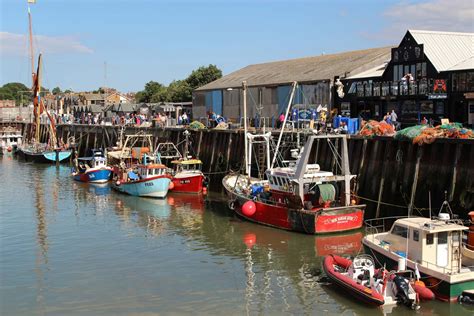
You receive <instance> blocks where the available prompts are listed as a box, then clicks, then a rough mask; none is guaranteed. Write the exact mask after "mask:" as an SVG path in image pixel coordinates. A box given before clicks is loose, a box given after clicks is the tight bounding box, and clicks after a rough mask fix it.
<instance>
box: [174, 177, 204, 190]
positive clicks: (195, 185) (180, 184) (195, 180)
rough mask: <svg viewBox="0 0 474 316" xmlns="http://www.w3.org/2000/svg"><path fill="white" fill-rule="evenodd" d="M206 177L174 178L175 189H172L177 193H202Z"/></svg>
mask: <svg viewBox="0 0 474 316" xmlns="http://www.w3.org/2000/svg"><path fill="white" fill-rule="evenodd" d="M203 182H204V176H203V175H199V174H198V175H193V176H190V177H182V178H181V177H180V178H173V184H174V187H173V189H171V191H172V192H175V193H201V192H202V188H203Z"/></svg>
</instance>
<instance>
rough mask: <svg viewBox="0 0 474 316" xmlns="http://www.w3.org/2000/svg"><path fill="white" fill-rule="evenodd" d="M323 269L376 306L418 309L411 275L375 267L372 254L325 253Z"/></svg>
mask: <svg viewBox="0 0 474 316" xmlns="http://www.w3.org/2000/svg"><path fill="white" fill-rule="evenodd" d="M323 270H324V272H325V273H326V275H327V276H328V278H329V279H330V280H331V281H332V282H333V283H334V284H336V285H338V286H339V287H341V288H342V289H344V290H345V291H346V292H347V293H349V294H350V295H352V296H353V297H354V298H356V299H358V300H362V301H363V302H365V303H368V304H371V305H377V306H381V305H394V304H403V305H405V306H408V307H410V308H412V309H419V305H418V298H417V292H416V291H415V289H414V287H413V286H412V284H411V282H410V279H412V277H410V276H408V277H407V272H406V271H397V272H395V271H393V272H388V271H387V270H385V269H378V270H376V269H375V263H374V260H373V258H372V257H371V256H368V255H359V256H357V257H355V258H354V260H350V259H347V258H343V257H340V256H337V255H328V256H326V257H324V261H323ZM408 273H409V272H408ZM426 290H427V291H429V289H426Z"/></svg>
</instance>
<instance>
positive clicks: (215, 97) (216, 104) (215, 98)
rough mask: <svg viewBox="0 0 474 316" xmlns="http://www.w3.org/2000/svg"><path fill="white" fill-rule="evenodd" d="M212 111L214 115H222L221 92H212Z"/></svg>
mask: <svg viewBox="0 0 474 316" xmlns="http://www.w3.org/2000/svg"><path fill="white" fill-rule="evenodd" d="M212 110H213V111H214V113H216V114H219V115H222V91H221V90H214V91H212Z"/></svg>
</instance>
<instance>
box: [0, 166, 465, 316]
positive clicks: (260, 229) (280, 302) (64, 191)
mask: <svg viewBox="0 0 474 316" xmlns="http://www.w3.org/2000/svg"><path fill="white" fill-rule="evenodd" d="M0 161H1V162H0V177H1V178H2V179H3V180H4V183H8V185H7V186H2V187H1V188H0V193H1V194H0V216H1V222H0V225H1V229H0V236H1V247H0V251H1V256H0V267H1V275H0V276H1V279H0V281H1V282H0V299H1V301H0V313H1V314H2V315H32V314H40V315H97V314H100V315H154V314H169V313H176V314H232V315H234V314H237V315H242V314H245V315H261V314H272V315H273V314H307V315H314V314H318V315H319V314H343V315H353V314H368V315H381V314H383V312H384V311H383V310H381V309H377V308H370V307H366V306H364V305H362V304H359V303H358V302H357V301H356V300H354V299H351V298H350V297H348V296H347V295H346V294H344V293H341V291H340V290H339V289H338V288H334V287H332V286H325V285H323V284H320V283H318V282H317V280H318V278H319V276H320V274H321V261H322V256H323V255H326V254H329V253H337V254H349V255H355V254H357V253H358V252H359V251H361V243H360V239H361V237H362V233H361V232H353V233H350V234H344V235H330V236H316V237H315V236H311V235H303V234H297V233H292V232H286V231H283V230H278V229H273V228H269V227H265V226H261V225H256V224H252V223H249V222H246V221H242V220H240V219H239V218H237V217H235V216H234V215H233V213H232V212H231V211H229V210H228V208H227V206H226V203H225V200H223V197H222V196H220V195H213V194H211V195H210V196H207V197H203V196H196V195H179V194H171V195H169V196H168V197H167V198H166V199H162V200H160V199H147V198H140V197H132V196H127V195H121V194H118V193H117V192H114V191H111V190H110V186H109V185H108V184H102V185H90V184H85V183H80V182H75V181H72V179H71V177H70V175H69V168H68V167H67V166H64V167H63V166H60V167H56V166H39V165H33V164H21V163H18V162H17V161H16V160H14V159H13V160H12V159H11V158H7V159H4V158H3V159H2V158H0ZM385 312H386V313H387V314H389V313H391V315H401V314H403V315H405V314H411V313H412V312H410V311H407V310H406V308H404V307H395V308H393V310H392V311H385ZM430 313H431V314H433V315H447V314H450V313H455V314H456V315H462V314H465V313H466V310H465V309H464V308H463V307H460V306H458V305H455V304H452V305H449V304H442V303H439V302H430V303H428V304H423V305H422V309H421V310H420V311H419V312H417V314H430Z"/></svg>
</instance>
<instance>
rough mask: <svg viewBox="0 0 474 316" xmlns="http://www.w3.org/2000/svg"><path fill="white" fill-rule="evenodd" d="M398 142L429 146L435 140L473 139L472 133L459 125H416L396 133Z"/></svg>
mask: <svg viewBox="0 0 474 316" xmlns="http://www.w3.org/2000/svg"><path fill="white" fill-rule="evenodd" d="M395 138H396V139H398V140H411V141H413V144H418V145H423V144H431V143H433V142H434V141H435V140H436V139H437V138H456V139H474V131H473V130H472V129H469V128H463V127H462V124H460V123H450V124H443V125H439V126H436V127H429V126H428V125H416V126H412V127H407V128H405V129H402V130H401V131H399V132H397V134H396V135H395Z"/></svg>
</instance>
